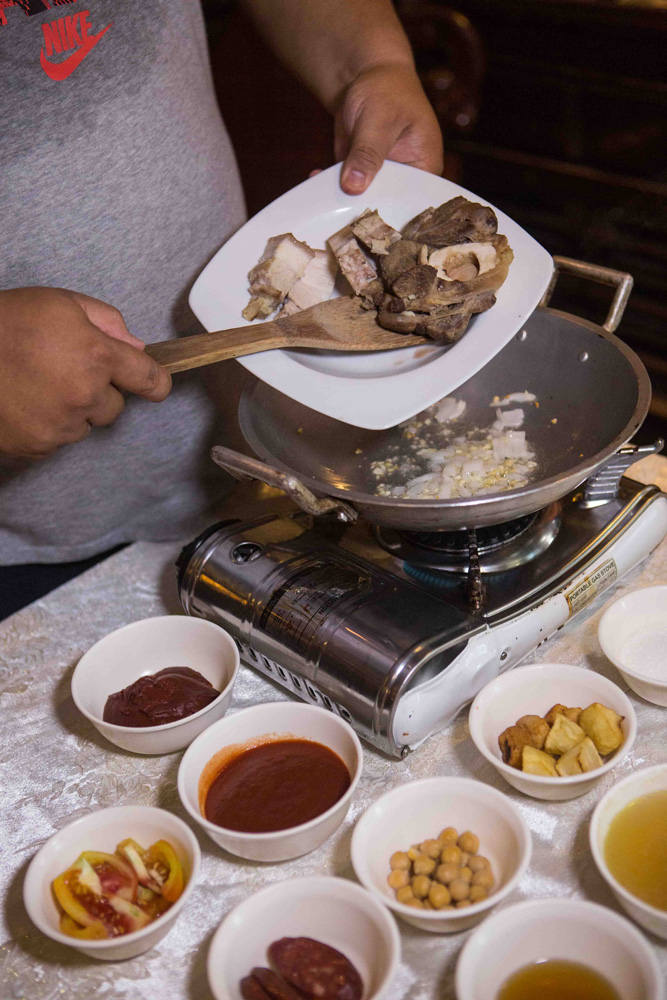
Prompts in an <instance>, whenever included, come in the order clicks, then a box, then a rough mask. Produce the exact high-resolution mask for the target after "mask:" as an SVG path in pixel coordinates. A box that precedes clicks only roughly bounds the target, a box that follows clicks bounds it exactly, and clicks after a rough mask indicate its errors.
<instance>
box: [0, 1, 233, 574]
mask: <svg viewBox="0 0 667 1000" xmlns="http://www.w3.org/2000/svg"><path fill="white" fill-rule="evenodd" d="M0 87H1V89H2V95H3V96H2V105H3V108H2V124H1V125H0V186H1V196H0V235H1V240H2V254H1V255H0V288H16V287H21V286H25V285H47V286H60V287H64V288H71V289H74V290H77V291H81V292H85V293H86V294H88V295H93V296H95V297H96V298H99V299H102V300H104V301H105V302H109V303H111V304H112V305H114V306H117V307H118V308H119V309H120V310H121V312H122V314H123V316H124V317H125V321H126V323H127V325H128V327H129V329H130V330H131V331H132V333H134V334H136V335H137V336H139V337H141V338H142V339H144V340H146V341H149V342H150V341H156V340H165V339H167V338H169V337H175V336H177V335H186V334H188V333H192V332H196V331H197V322H196V320H195V318H194V317H193V315H192V313H191V312H190V310H189V308H188V306H187V294H188V291H189V288H190V286H191V284H192V281H193V279H194V278H195V277H196V276H197V274H198V273H199V271H200V270H201V268H202V267H203V266H204V264H206V262H207V261H208V260H209V259H210V257H211V256H212V254H213V253H214V252H215V251H216V250H217V249H218V247H219V246H220V245H221V244H222V243H223V242H224V241H225V239H227V237H228V236H229V235H231V233H232V232H233V231H234V230H235V229H237V228H238V227H239V226H240V225H241V224H242V222H243V220H244V204H243V195H242V191H241V187H240V182H239V177H238V173H237V168H236V163H235V160H234V154H233V152H232V149H231V146H230V143H229V139H228V136H227V134H226V132H225V129H224V126H223V124H222V121H221V118H220V114H219V111H218V107H217V104H216V100H215V94H214V91H213V86H212V81H211V74H210V67H209V61H208V51H207V45H206V37H205V31H204V25H203V18H202V12H201V8H200V5H199V3H198V2H196V0H132V2H130V0H0ZM1 363H2V358H1V357H0V364H1ZM217 420H218V418H217V416H216V414H215V412H214V409H213V407H212V406H211V404H210V403H209V402H208V400H207V397H206V395H205V392H204V390H203V388H202V386H201V384H200V381H199V379H198V377H197V373H193V374H192V375H177V376H176V377H175V378H174V389H173V391H172V394H171V396H170V397H169V398H168V399H167V400H166V401H165V402H164V403H160V404H154V403H148V402H146V401H144V400H141V399H138V398H137V397H129V398H128V400H127V406H126V409H125V412H124V413H123V414H122V416H121V417H120V418H119V419H118V421H117V422H116V423H115V424H114V425H113V426H111V427H108V428H93V431H92V432H91V434H90V435H89V436H88V437H87V438H86V440H84V441H83V442H81V443H79V444H74V445H70V446H67V447H65V448H62V449H60V450H59V451H58V452H57V453H56V454H55V455H54V456H53V457H52V458H49V459H46V460H45V461H42V462H39V463H36V464H34V465H32V466H29V467H27V468H24V469H21V470H20V471H13V472H7V471H6V470H3V469H2V466H1V465H0V564H13V563H23V562H58V561H68V560H75V559H82V558H85V557H87V556H90V555H93V554H96V553H98V552H102V551H104V550H105V549H107V548H109V547H111V546H113V545H116V544H118V543H120V542H124V541H131V540H134V539H148V540H162V539H169V538H174V537H178V536H180V535H183V534H186V533H188V532H189V531H190V530H192V526H193V524H194V523H195V522H196V520H197V518H198V517H199V515H201V512H202V511H203V510H204V509H205V508H206V507H207V506H209V505H210V504H211V503H212V502H213V500H214V499H215V498H216V495H217V496H219V495H220V494H221V493H222V492H224V490H225V489H226V482H227V480H226V479H225V478H224V476H223V475H222V474H221V472H220V470H219V469H217V467H216V466H215V465H213V463H212V462H211V461H210V459H209V458H208V450H209V447H210V445H211V444H212V443H213V441H214V440H215V438H216V436H218V432H217V431H216V427H215V425H216V422H217Z"/></svg>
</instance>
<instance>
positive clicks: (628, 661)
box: [598, 585, 667, 705]
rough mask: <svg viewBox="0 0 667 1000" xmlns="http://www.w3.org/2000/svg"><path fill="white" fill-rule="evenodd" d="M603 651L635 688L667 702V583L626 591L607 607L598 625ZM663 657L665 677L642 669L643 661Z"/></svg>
mask: <svg viewBox="0 0 667 1000" xmlns="http://www.w3.org/2000/svg"><path fill="white" fill-rule="evenodd" d="M598 639H599V640H600V646H601V647H602V652H603V653H604V655H605V656H606V657H607V659H608V660H611V662H612V663H613V664H614V666H615V667H616V669H617V670H618V672H619V674H620V675H621V677H622V678H623V680H624V681H625V683H626V684H627V685H628V687H630V688H632V690H633V691H634V692H635V693H636V694H638V695H640V697H642V698H645V699H646V701H651V702H653V704H655V705H667V659H666V658H665V648H666V647H667V585H662V586H660V587H645V588H644V589H643V590H633V591H631V592H630V593H629V594H624V595H623V597H619V598H618V600H617V601H614V603H613V604H610V605H609V607H608V608H607V609H606V611H605V612H604V614H603V615H602V618H601V619H600V624H599V626H598ZM658 658H660V660H661V661H662V667H663V672H662V677H651V676H650V675H648V674H647V673H642V670H641V664H642V662H644V663H646V662H648V661H649V660H652V661H653V662H654V663H655V661H656V660H657V659H658Z"/></svg>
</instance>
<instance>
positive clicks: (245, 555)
mask: <svg viewBox="0 0 667 1000" xmlns="http://www.w3.org/2000/svg"><path fill="white" fill-rule="evenodd" d="M263 552H264V549H263V547H262V546H261V545H259V544H258V543H257V542H240V543H239V544H238V545H237V546H236V547H235V548H233V549H232V559H233V560H234V562H235V563H247V562H254V561H255V559H259V557H260V556H261V555H262V553H263Z"/></svg>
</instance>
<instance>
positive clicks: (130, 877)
mask: <svg viewBox="0 0 667 1000" xmlns="http://www.w3.org/2000/svg"><path fill="white" fill-rule="evenodd" d="M53 892H54V894H55V897H56V899H57V900H58V902H59V903H60V905H61V907H62V909H63V910H64V911H65V913H66V914H67V915H68V916H69V917H71V918H72V920H73V921H74V922H75V923H76V924H79V925H81V926H82V927H95V926H97V925H98V924H99V923H100V922H101V923H102V924H103V926H104V927H105V929H106V932H107V935H108V936H109V937H114V936H115V935H116V934H126V933H128V932H129V931H130V930H136V927H135V926H132V923H133V920H134V916H133V915H132V916H131V917H129V918H128V915H127V914H125V913H122V912H119V911H118V910H117V909H116V908H115V907H114V906H113V905H112V902H113V901H114V900H118V901H121V902H124V903H128V904H132V903H133V902H134V900H135V899H136V895H137V876H136V873H135V871H134V869H133V868H132V866H131V865H129V864H128V863H127V862H126V861H123V859H122V858H119V857H116V855H115V854H103V853H102V852H99V851H84V852H83V854H81V855H79V857H78V858H77V860H76V861H75V862H74V864H73V865H72V867H71V868H68V869H67V871H66V872H63V874H62V875H59V876H58V877H57V878H56V879H54V881H53ZM135 909H137V911H138V912H139V913H141V911H140V910H138V907H135ZM139 926H141V924H139Z"/></svg>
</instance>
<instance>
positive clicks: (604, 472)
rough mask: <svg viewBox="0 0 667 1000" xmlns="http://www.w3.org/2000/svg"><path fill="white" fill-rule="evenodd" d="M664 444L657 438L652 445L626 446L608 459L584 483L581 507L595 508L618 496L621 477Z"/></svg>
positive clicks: (655, 453) (657, 451)
mask: <svg viewBox="0 0 667 1000" xmlns="http://www.w3.org/2000/svg"><path fill="white" fill-rule="evenodd" d="M664 444H665V442H664V441H663V440H662V438H658V440H657V441H655V442H654V443H653V444H644V445H636V444H632V443H630V444H626V445H624V446H623V447H622V448H619V450H618V451H617V452H616V453H615V454H614V455H612V456H611V458H608V459H607V461H606V462H605V463H604V464H603V465H602V466H601V467H600V468H599V469H598V470H597V472H594V473H593V475H592V476H589V477H588V479H587V480H586V482H585V483H584V491H583V497H582V501H581V506H583V507H597V506H598V505H599V504H603V503H608V501H609V500H614V499H615V498H616V497H617V496H618V487H619V484H620V482H621V476H623V475H624V474H625V472H626V471H627V470H628V469H629V468H630V466H631V465H634V464H635V462H639V460H640V459H642V458H646V456H647V455H657V454H658V453H659V452H661V451H662V449H663V447H664Z"/></svg>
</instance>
